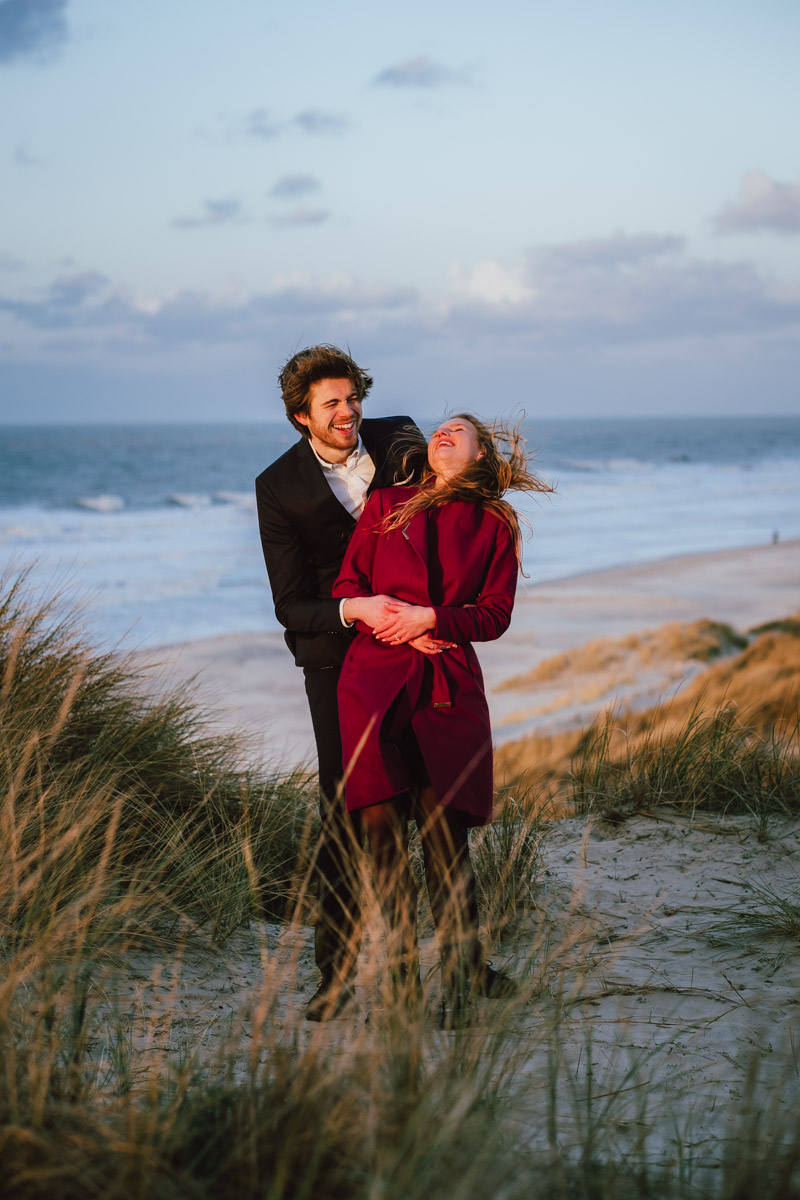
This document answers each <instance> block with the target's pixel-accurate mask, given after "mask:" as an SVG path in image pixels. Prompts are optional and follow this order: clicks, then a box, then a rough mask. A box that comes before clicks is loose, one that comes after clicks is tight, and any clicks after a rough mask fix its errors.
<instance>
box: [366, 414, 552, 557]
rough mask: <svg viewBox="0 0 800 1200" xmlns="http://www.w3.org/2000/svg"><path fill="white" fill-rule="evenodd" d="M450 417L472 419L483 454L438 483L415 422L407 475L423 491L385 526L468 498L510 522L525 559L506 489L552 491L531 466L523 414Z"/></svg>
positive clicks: (405, 460)
mask: <svg viewBox="0 0 800 1200" xmlns="http://www.w3.org/2000/svg"><path fill="white" fill-rule="evenodd" d="M449 419H450V420H451V421H469V423H470V425H472V426H473V428H474V429H475V432H476V433H477V435H478V445H479V447H480V450H481V455H480V458H477V459H476V460H475V461H474V462H471V463H470V464H469V465H468V466H467V467H465V468H464V470H463V471H459V473H458V474H457V475H454V476H453V478H452V479H449V480H448V481H447V483H446V484H444V486H442V487H435V482H436V474H435V472H434V471H433V469H432V468H431V466H430V463H429V462H428V446H427V443H426V441H425V439H424V438H423V437H422V435H421V434H420V432H419V430H418V429H416V427H414V428H413V429H412V428H409V429H408V430H407V431H405V433H403V434H402V435H401V439H402V442H404V443H407V444H405V446H404V447H403V450H404V452H403V457H402V475H403V476H405V477H406V478H407V479H411V478H414V479H416V480H417V481H418V482H419V491H418V492H416V493H415V495H413V496H411V497H410V499H408V500H406V501H405V502H404V503H403V504H401V505H400V507H399V508H395V509H393V511H392V512H390V513H388V514H387V516H386V517H385V519H384V522H383V526H382V528H383V531H384V532H385V533H388V532H390V531H391V530H393V529H403V528H405V526H406V525H407V524H408V522H409V521H410V520H411V518H412V517H413V516H415V515H416V514H417V513H419V512H427V511H429V510H430V509H433V508H438V507H439V506H440V505H442V504H447V503H449V502H450V501H451V500H467V501H469V502H470V503H471V504H479V505H480V506H481V507H482V508H485V509H487V510H488V511H489V512H493V513H494V514H495V515H496V516H498V517H499V518H500V520H501V521H502V522H503V523H504V524H505V525H507V526H508V528H509V530H510V531H511V536H512V537H513V539H514V552H515V553H516V556H517V562H519V563H520V564H521V561H522V537H521V534H520V528H519V517H518V515H517V512H516V510H515V508H514V507H513V505H511V504H509V502H508V500H505V499H504V496H505V494H506V492H508V491H516V492H552V491H553V488H552V487H551V485H550V484H549V483H548V482H547V480H545V479H541V478H540V477H539V476H538V475H536V474H534V472H533V471H532V469H531V460H532V454H531V452H530V451H529V450H528V449H527V447H526V442H525V438H524V437H523V436H522V433H521V427H522V419H524V418H522V419H520V420H519V421H518V422H517V423H516V425H508V424H506V423H505V422H503V421H494V422H493V423H492V424H491V425H487V424H485V423H484V422H483V421H481V420H479V418H478V417H475V416H473V415H472V413H456V414H455V415H454V416H453V417H450V418H449Z"/></svg>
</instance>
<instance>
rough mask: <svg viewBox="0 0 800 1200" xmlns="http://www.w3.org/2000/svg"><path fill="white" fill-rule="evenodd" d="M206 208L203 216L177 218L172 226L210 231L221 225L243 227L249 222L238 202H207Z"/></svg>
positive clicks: (227, 199) (225, 200)
mask: <svg viewBox="0 0 800 1200" xmlns="http://www.w3.org/2000/svg"><path fill="white" fill-rule="evenodd" d="M204 208H205V212H204V213H203V214H202V216H199V217H175V218H174V219H173V220H172V221H171V222H170V224H171V225H172V226H173V227H174V228H175V229H208V228H212V227H216V226H219V225H243V224H245V223H246V222H247V221H248V217H247V216H246V215H245V213H244V210H243V208H242V205H241V203H240V202H239V201H238V200H232V199H230V198H223V199H221V200H206V201H205V203H204Z"/></svg>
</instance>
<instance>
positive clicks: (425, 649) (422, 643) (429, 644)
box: [408, 633, 456, 654]
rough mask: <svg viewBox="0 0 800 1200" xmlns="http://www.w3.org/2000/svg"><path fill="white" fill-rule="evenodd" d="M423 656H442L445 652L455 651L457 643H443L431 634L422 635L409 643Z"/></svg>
mask: <svg viewBox="0 0 800 1200" xmlns="http://www.w3.org/2000/svg"><path fill="white" fill-rule="evenodd" d="M408 644H409V646H413V647H414V649H415V650H420V651H421V652H422V653H423V654H441V653H442V651H443V650H455V648H456V643H455V642H443V641H442V639H441V638H435V637H431V635H430V634H429V633H423V634H420V636H419V637H415V638H412V639H411V641H410V642H409V643H408Z"/></svg>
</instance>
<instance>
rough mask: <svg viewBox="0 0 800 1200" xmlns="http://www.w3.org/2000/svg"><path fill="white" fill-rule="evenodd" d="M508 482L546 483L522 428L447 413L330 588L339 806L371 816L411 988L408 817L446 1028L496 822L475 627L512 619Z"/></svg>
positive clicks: (384, 897) (513, 563)
mask: <svg viewBox="0 0 800 1200" xmlns="http://www.w3.org/2000/svg"><path fill="white" fill-rule="evenodd" d="M409 458H410V456H409ZM509 488H515V489H523V490H528V491H549V490H550V489H549V488H548V486H547V485H546V484H545V483H543V482H542V481H541V480H539V479H537V478H536V477H535V476H534V475H533V474H531V472H530V471H529V469H528V463H527V459H526V456H525V452H524V449H523V443H522V442H521V439H520V438H519V436H518V433H517V431H516V430H514V431H511V432H508V431H506V430H505V429H503V428H501V427H495V428H494V429H490V428H488V427H487V426H486V425H484V424H483V423H482V422H481V421H479V420H477V418H475V417H473V416H470V415H468V414H461V415H459V416H457V417H453V418H451V419H450V420H448V421H446V422H445V423H444V424H443V425H441V426H440V427H439V429H437V430H436V432H435V433H434V434H433V436H432V437H431V440H430V443H429V445H428V449H427V466H426V467H425V468H424V470H423V473H422V481H421V483H420V484H419V485H418V486H413V487H409V486H398V487H394V488H387V489H383V490H379V491H376V492H375V493H373V495H372V496H371V497H370V499H369V501H368V503H367V506H366V509H365V510H364V513H363V515H362V517H361V519H360V520H359V522H358V525H357V526H356V529H355V532H354V533H353V536H352V539H351V541H350V544H349V547H348V550H347V553H346V555H345V558H344V562H343V564H342V569H341V572H340V574H339V577H338V579H337V581H336V583H335V584H334V588H333V595H334V597H339V598H341V599H347V601H348V604H347V609H346V614H347V616H348V617H353V618H354V619H355V620H356V624H357V627H358V633H357V636H356V638H355V640H354V642H353V644H352V645H351V647H350V649H349V651H348V654H347V658H346V659H345V662H344V666H343V668H342V673H341V678H340V682H339V713H340V720H341V727H342V743H343V749H344V766H345V798H346V803H347V808H348V811H351V812H353V811H359V812H360V813H361V817H362V820H363V823H364V825H365V827H366V831H367V838H368V844H369V849H370V854H371V857H372V859H373V865H374V871H375V877H376V886H377V890H378V894H379V897H380V900H381V905H382V908H383V912H384V919H385V921H386V925H387V935H388V940H389V953H390V965H391V966H392V968H393V977H394V980H395V982H396V984H398V985H400V984H402V983H403V981H406V982H407V983H408V985H409V987H410V990H411V992H412V994H415V993H416V994H419V967H418V961H417V958H416V932H415V916H416V894H415V887H414V884H413V876H412V873H411V869H410V865H409V861H408V840H407V839H408V819H409V817H410V816H413V817H415V819H416V821H417V825H418V828H419V830H420V835H421V838H422V845H423V852H424V860H425V875H426V882H427V886H428V892H429V896H430V901H431V908H432V910H433V916H434V920H435V922H436V927H437V932H438V935H439V941H440V949H441V956H442V983H443V1007H442V1024H443V1025H445V1026H447V1027H452V1026H453V1025H455V1024H460V1023H462V1022H464V1021H465V1020H466V1019H468V1009H469V999H470V983H471V982H472V984H473V987H474V985H475V976H476V975H477V974H478V973H480V972H481V970H482V955H481V947H480V942H479V940H478V911H477V902H476V889H475V878H474V875H473V872H472V865H471V862H470V857H469V844H468V831H469V828H470V826H473V825H485V824H487V823H488V822H489V821H491V817H492V796H493V783H492V735H491V727H490V723H489V711H488V707H487V704H486V696H485V693H484V687H483V676H482V674H481V669H480V665H479V663H478V659H477V656H476V654H475V651H474V650H473V648H472V642H476V641H490V640H492V639H494V638H498V637H500V635H501V634H502V633H504V632H505V630H506V629H507V628H508V624H509V621H510V619H511V610H512V607H513V603H514V593H515V590H516V581H517V573H518V569H519V560H520V532H519V523H518V520H517V516H516V513H515V511H514V509H513V508H512V507H511V505H510V504H509V503H508V502H507V501H506V500H504V499H503V496H504V494H505V492H506V491H507V490H508V489H509ZM375 596H383V597H386V604H385V605H384V612H383V615H382V616H381V617H380V618H378V619H377V621H375V616H374V613H375V607H374V604H373V606H372V607H370V606H369V605H368V604H363V605H361V606H359V604H358V601H359V600H367V599H369V598H371V597H375ZM365 622H370V624H368V623H365Z"/></svg>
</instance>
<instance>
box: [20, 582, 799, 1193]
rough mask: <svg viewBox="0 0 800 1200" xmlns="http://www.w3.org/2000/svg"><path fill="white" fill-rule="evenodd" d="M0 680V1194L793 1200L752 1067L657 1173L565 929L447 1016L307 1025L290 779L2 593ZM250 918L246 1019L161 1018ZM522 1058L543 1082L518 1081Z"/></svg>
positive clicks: (631, 1076)
mask: <svg viewBox="0 0 800 1200" xmlns="http://www.w3.org/2000/svg"><path fill="white" fill-rule="evenodd" d="M0 680H1V682H0V705H2V714H1V715H2V735H1V736H2V768H1V769H2V780H1V782H2V796H3V808H2V837H3V841H2V850H1V851H0V949H1V950H2V956H3V967H4V971H3V979H2V983H0V1179H2V1190H3V1195H4V1196H6V1197H8V1198H9V1200H45V1198H46V1200H84V1198H100V1197H103V1198H104V1200H105V1198H112V1200H113V1198H116V1197H118V1198H119V1200H123V1198H124V1200H131V1198H133V1200H138V1198H142V1200H144V1198H147V1200H150V1198H156V1200H162V1198H163V1200H194V1198H195V1197H196V1198H197V1200H211V1198H214V1200H216V1198H219V1200H223V1198H225V1200H227V1197H236V1198H237V1200H251V1198H252V1200H256V1198H259V1200H261V1198H263V1197H268V1198H270V1200H284V1198H285V1200H289V1198H291V1200H296V1198H299V1197H309V1198H312V1197H313V1200H340V1198H341V1200H344V1198H347V1200H400V1198H401V1197H402V1198H403V1200H423V1197H424V1198H425V1200H427V1198H428V1197H430V1196H442V1197H450V1196H453V1197H456V1196H457V1197H458V1198H459V1200H478V1198H480V1200H485V1197H500V1198H503V1200H517V1198H519V1200H523V1197H524V1198H525V1200H531V1198H532V1200H537V1198H538V1197H542V1198H544V1197H547V1198H550V1197H557V1198H560V1197H565V1198H566V1197H569V1198H570V1200H606V1198H609V1200H611V1198H612V1197H613V1198H619V1200H622V1198H631V1200H633V1198H634V1197H636V1198H639V1197H642V1198H644V1197H647V1196H654V1195H657V1196H660V1197H675V1198H676V1200H684V1198H686V1200H688V1197H689V1196H690V1195H691V1196H704V1197H705V1196H707V1197H714V1198H715V1200H734V1198H735V1197H743V1196H745V1195H750V1194H754V1193H753V1192H752V1191H747V1190H746V1189H747V1188H750V1187H751V1186H753V1180H755V1179H757V1180H758V1195H759V1197H760V1198H761V1200H778V1198H779V1197H780V1198H784V1197H797V1196H798V1195H800V1190H799V1189H798V1176H797V1172H798V1165H799V1164H800V1146H799V1145H798V1139H797V1134H796V1130H792V1129H788V1130H787V1129H786V1128H784V1127H783V1126H782V1124H781V1120H780V1114H779V1113H776V1114H774V1117H773V1118H772V1119H770V1120H769V1121H767V1120H766V1119H765V1118H764V1117H763V1115H762V1114H763V1113H764V1112H765V1111H767V1110H768V1109H769V1097H770V1095H773V1096H774V1095H775V1094H776V1089H774V1087H773V1086H772V1084H771V1083H770V1084H769V1086H768V1085H766V1084H764V1083H762V1082H761V1081H760V1079H759V1077H758V1076H757V1075H756V1074H755V1073H754V1074H753V1076H752V1080H751V1083H750V1094H749V1099H748V1098H746V1099H747V1103H746V1104H745V1105H744V1109H743V1117H742V1122H743V1123H742V1127H741V1130H740V1135H739V1137H738V1138H737V1140H736V1142H735V1143H732V1150H731V1156H730V1160H729V1161H726V1162H724V1164H723V1167H722V1170H721V1171H720V1172H718V1174H717V1175H716V1176H715V1177H714V1178H713V1179H708V1178H707V1177H705V1176H703V1175H702V1173H701V1172H700V1170H699V1167H698V1164H697V1163H696V1162H695V1161H694V1160H693V1158H692V1152H691V1150H690V1149H689V1148H684V1149H683V1150H682V1155H683V1157H681V1158H680V1159H679V1162H678V1163H677V1166H676V1163H675V1161H674V1158H673V1161H672V1162H665V1161H664V1159H663V1156H662V1155H659V1154H657V1153H656V1152H655V1151H653V1150H651V1149H650V1147H649V1144H648V1139H647V1135H646V1132H645V1123H644V1117H645V1116H646V1110H647V1103H648V1095H649V1092H648V1083H647V1080H648V1074H647V1071H646V1067H647V1061H646V1059H645V1060H642V1061H632V1062H630V1063H629V1064H627V1065H622V1066H619V1065H618V1064H616V1063H615V1064H611V1066H610V1067H606V1065H604V1064H601V1063H600V1062H599V1061H598V1060H597V1058H596V1057H595V1056H594V1055H593V1051H592V1041H591V1038H590V1037H589V1038H587V1040H586V1042H585V1044H584V1045H583V1046H582V1047H581V1048H580V1050H579V1053H578V1054H577V1061H576V1056H575V1054H574V1053H573V1050H572V1049H570V1050H569V1052H568V1050H567V1047H566V1041H565V1035H564V1028H565V1022H566V1021H567V1020H568V1018H569V1013H570V1011H571V1010H572V1009H573V1008H575V1007H577V1006H578V1005H579V1003H581V1002H582V1001H580V1000H579V996H580V989H581V986H582V985H581V982H580V979H578V980H576V978H575V962H576V953H577V947H578V946H579V943H580V940H581V936H582V935H581V929H580V927H579V925H578V923H577V921H573V928H571V929H570V931H569V933H568V936H567V937H566V939H565V941H564V942H563V943H561V944H559V945H553V944H551V943H550V942H549V941H548V939H547V936H546V934H545V932H544V931H543V932H542V934H541V936H537V937H536V938H532V939H531V944H530V946H529V947H528V948H527V949H526V950H525V952H524V953H523V954H522V958H523V963H522V966H521V967H520V975H521V976H522V977H523V978H524V977H526V976H527V977H528V982H527V983H526V984H525V986H524V987H523V989H522V993H521V995H520V997H519V998H518V999H517V1000H515V1001H511V1002H508V1003H504V1004H496V1003H495V1004H493V1005H491V1006H490V1010H489V1011H488V1012H485V1013H482V1014H481V1018H480V1020H479V1021H478V1022H477V1023H476V1024H475V1025H474V1026H472V1027H468V1028H466V1029H464V1030H461V1031H459V1032H457V1033H453V1034H443V1033H441V1032H440V1031H439V1030H438V1029H436V1028H435V1027H434V1026H433V1025H432V1023H431V1021H430V1018H429V1016H428V1014H426V1012H425V1011H424V1010H420V1009H414V1010H413V1011H409V1010H408V1009H407V1008H405V1007H404V1006H403V1005H402V1004H399V1005H398V1004H395V1003H393V1002H392V1000H391V998H390V997H384V1007H383V1008H382V1009H380V1010H376V1012H375V1015H374V1019H373V1020H372V1021H371V1022H370V1024H369V1025H365V1024H364V1022H363V1021H362V1020H359V1019H355V1020H352V1019H349V1020H346V1021H342V1022H336V1023H335V1024H333V1025H331V1026H310V1025H308V1024H307V1023H305V1022H304V1021H303V1019H302V1006H301V1005H298V1004H297V1003H293V1002H292V1001H291V992H292V989H293V988H294V986H295V985H294V979H295V977H296V973H297V957H296V955H294V956H293V954H292V953H290V954H288V956H287V955H286V954H283V956H282V952H281V950H280V944H282V943H281V939H283V941H284V942H285V944H287V945H289V946H302V945H305V944H307V932H306V930H305V927H304V921H305V907H304V894H305V885H306V880H307V874H306V873H304V869H303V867H302V862H303V861H304V850H303V837H304V836H305V835H304V833H303V829H304V822H303V816H302V814H303V812H304V810H305V807H306V803H307V800H308V794H307V789H308V784H307V781H305V780H303V779H295V778H290V779H288V780H287V779H281V778H278V777H275V778H271V779H266V780H264V779H259V778H258V777H256V776H255V775H254V774H253V773H252V772H247V771H244V770H242V769H241V768H240V767H239V766H238V765H237V759H236V752H235V747H233V746H232V745H231V744H230V743H229V742H227V741H224V740H221V739H219V738H213V739H210V738H207V737H205V736H204V734H203V730H202V726H201V723H200V721H199V718H198V716H197V714H196V712H195V711H194V709H193V707H192V705H191V703H190V700H189V698H188V697H186V696H185V695H178V696H172V697H167V698H166V699H164V700H159V701H157V702H156V701H152V700H149V699H146V698H143V697H142V693H141V690H140V680H139V679H138V677H137V676H136V674H135V672H132V671H131V670H130V668H129V667H128V666H127V665H126V664H125V663H124V662H121V661H119V660H118V659H116V658H113V657H110V656H99V657H98V656H96V655H93V654H92V652H91V650H90V649H89V648H88V647H87V646H86V645H85V644H84V643H83V641H82V640H81V639H80V637H79V636H78V635H77V634H76V633H75V632H74V630H72V629H70V628H69V627H65V626H64V625H63V624H58V623H55V622H53V621H52V620H51V618H50V615H49V614H48V613H47V612H46V611H42V610H39V611H36V612H33V613H32V614H31V612H29V611H28V610H26V608H25V604H24V601H23V598H22V596H21V593H20V591H19V589H11V590H10V591H7V592H6V594H5V596H4V599H3V602H2V607H0ZM512 795H513V799H512ZM538 806H539V800H538V799H537V798H536V797H530V796H526V795H523V794H522V793H520V792H518V791H516V790H515V791H514V792H513V793H512V794H509V795H508V796H507V797H506V801H505V804H504V805H503V806H502V811H501V819H500V821H499V822H498V825H497V826H496V827H495V829H494V830H490V831H486V832H485V833H484V834H483V835H481V837H480V838H479V839H478V841H477V844H476V847H475V851H476V861H477V864H478V868H479V879H480V881H481V886H482V888H483V893H484V899H485V900H489V899H491V904H490V905H489V910H488V919H489V923H490V927H491V928H492V930H493V931H494V932H495V933H497V935H499V934H500V933H501V932H503V931H504V930H508V929H509V925H510V921H511V919H512V918H515V919H518V918H519V916H520V914H521V913H524V910H525V908H526V906H530V905H531V903H532V902H533V901H535V899H536V896H535V894H534V893H533V889H534V887H535V883H536V879H537V872H538V871H539V859H540V852H541V828H540V827H539V826H538V825H537V823H536V821H535V820H534V819H533V818H532V817H531V816H530V814H531V813H532V812H535V811H536V809H537V807H538ZM305 857H308V856H307V855H306V856H305ZM298 862H300V864H301V866H300V869H299V872H298ZM265 909H266V911H268V912H270V913H273V914H276V915H277V914H278V913H280V914H282V915H286V916H287V921H288V924H287V925H286V926H285V928H284V930H283V931H282V932H281V933H280V934H278V935H276V938H274V939H273V941H272V942H270V939H269V937H268V936H267V934H266V932H265V934H264V938H263V943H262V946H261V960H260V974H261V980H262V982H261V986H260V988H259V989H258V994H257V997H256V999H255V1002H254V1004H253V1006H252V1008H251V1009H250V1011H248V1013H247V1014H243V1015H242V1016H241V1021H240V1024H239V1025H237V1026H236V1028H234V1027H233V1026H232V1027H231V1028H230V1029H228V1030H227V1032H225V1031H220V1032H218V1035H217V1036H215V1038H214V1039H211V1040H205V1039H200V1040H199V1041H198V1042H197V1043H196V1044H194V1043H193V1041H192V1039H191V1037H182V1038H181V1037H179V1036H178V1032H179V1031H176V1030H175V1029H174V1028H173V1029H172V1032H171V1033H170V1027H171V1025H172V1018H173V1014H174V1010H175V995H176V991H177V989H179V988H180V987H181V981H180V957H181V953H182V947H183V948H184V949H186V948H187V947H188V946H189V945H190V944H191V938H192V937H193V936H196V935H197V934H199V933H203V935H204V936H205V937H206V938H207V939H211V940H215V941H216V942H221V941H222V940H223V939H224V937H225V936H226V934H228V933H229V932H230V931H231V930H232V929H233V928H234V927H235V926H236V925H237V924H238V923H240V922H242V921H243V920H247V919H248V917H251V916H252V915H253V914H257V913H258V912H259V910H261V911H262V912H263V911H264V910H265ZM259 928H260V929H264V930H266V928H267V927H266V926H259ZM523 928H524V926H519V925H518V926H517V933H518V936H520V934H521V931H522V929H523ZM154 934H157V935H158V937H159V938H160V942H158V943H157V944H158V945H160V946H161V956H162V957H163V960H164V964H165V975H166V976H168V977H169V980H170V983H169V987H168V988H167V992H166V995H165V997H164V1000H163V1006H162V1009H161V1012H160V1013H156V1014H154V1016H153V1018H152V1020H150V1019H149V1018H148V1019H147V1020H145V1021H144V1024H145V1027H146V1032H145V1035H144V1041H145V1046H144V1047H143V1046H142V1045H140V1044H135V1043H134V1041H133V1040H132V1035H131V1026H130V1022H129V1021H128V1019H127V1017H126V1015H125V1014H124V1013H123V1011H122V1006H121V1003H120V1001H119V999H118V997H119V994H120V992H119V988H120V981H121V974H122V972H123V967H124V963H125V961H126V956H127V955H128V954H129V952H130V947H131V945H141V944H142V943H143V941H144V940H145V939H146V938H147V939H149V944H150V945H151V947H152V945H153V935H154ZM373 940H377V934H376V935H374V937H373ZM187 953H188V950H187ZM368 967H369V968H370V969H372V963H368ZM212 969H213V966H212V960H209V970H212ZM374 970H375V972H379V970H380V963H379V962H378V961H376V963H375V965H374ZM376 978H377V976H376ZM287 996H288V997H289V999H287ZM584 1000H585V997H584ZM533 1005H538V1007H536V1008H535V1009H534V1008H533V1007H532V1006H533ZM522 1029H524V1030H525V1031H526V1033H525V1036H524V1037H522V1036H521V1033H520V1031H521V1030H522ZM164 1030H166V1032H164ZM143 1049H146V1051H147V1053H146V1055H145V1054H144V1053H143ZM535 1052H542V1053H544V1054H545V1055H546V1061H547V1063H548V1064H549V1065H548V1070H547V1073H546V1078H539V1077H535V1078H531V1075H530V1068H529V1064H530V1059H531V1056H532V1054H534V1053H535ZM137 1056H141V1057H143V1058H144V1060H145V1064H146V1065H145V1066H144V1068H143V1069H138V1068H137V1066H136V1059H137ZM770 1089H771V1090H770ZM676 1119H677V1118H676ZM637 1121H640V1124H638V1125H637ZM623 1128H624V1129H626V1130H633V1133H632V1134H631V1135H630V1136H629V1135H628V1134H627V1133H626V1134H625V1136H624V1137H623V1135H622V1134H621V1133H620V1130H622V1129H623ZM682 1145H683V1143H682Z"/></svg>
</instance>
